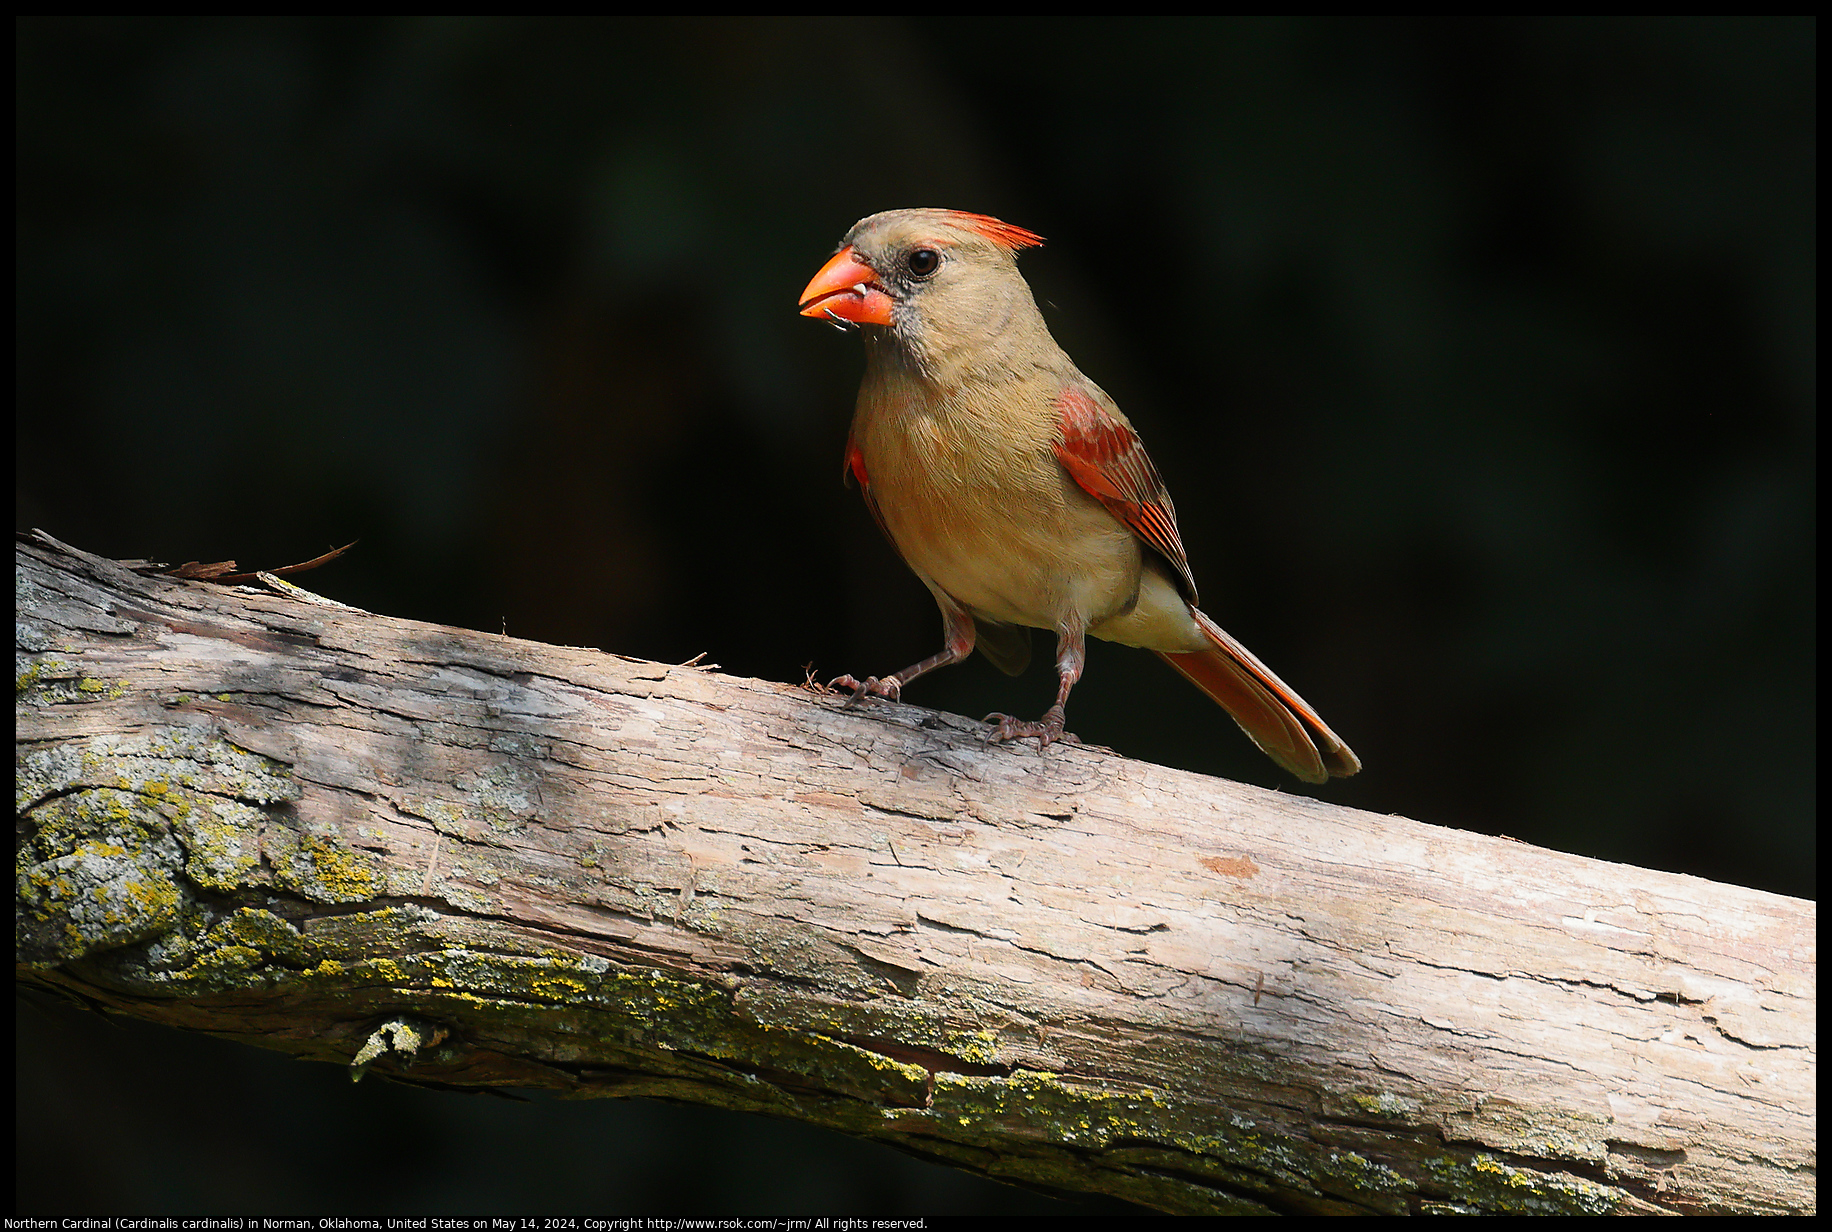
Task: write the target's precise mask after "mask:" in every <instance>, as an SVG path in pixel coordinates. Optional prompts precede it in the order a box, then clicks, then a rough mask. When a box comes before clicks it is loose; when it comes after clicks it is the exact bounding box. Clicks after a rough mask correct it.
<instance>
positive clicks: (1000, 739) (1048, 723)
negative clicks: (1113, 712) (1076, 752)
mask: <svg viewBox="0 0 1832 1232" xmlns="http://www.w3.org/2000/svg"><path fill="white" fill-rule="evenodd" d="M995 720H996V721H997V722H998V726H997V727H995V728H993V730H992V735H990V736H988V737H987V739H988V740H990V741H991V742H992V743H994V744H1004V743H1005V742H1006V741H1007V740H1023V739H1026V738H1027V737H1030V736H1035V737H1036V738H1037V751H1038V752H1039V753H1041V752H1042V751H1043V750H1044V749H1047V748H1049V747H1050V745H1051V744H1053V743H1055V742H1056V741H1058V740H1060V741H1062V742H1063V743H1064V744H1080V743H1081V737H1079V736H1077V735H1076V734H1075V733H1074V732H1068V731H1064V730H1062V726H1063V710H1062V707H1061V706H1051V707H1050V708H1049V709H1048V710H1046V711H1044V712H1043V717H1042V718H1041V719H1037V720H1035V721H1032V722H1026V721H1025V720H1023V719H1014V718H1012V717H1011V716H1010V715H1009V714H989V715H987V716H986V717H985V718H984V719H981V720H980V721H981V722H982V723H991V722H993V721H995Z"/></svg>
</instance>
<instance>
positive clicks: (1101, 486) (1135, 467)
mask: <svg viewBox="0 0 1832 1232" xmlns="http://www.w3.org/2000/svg"><path fill="white" fill-rule="evenodd" d="M1056 409H1057V411H1058V412H1059V417H1058V420H1057V431H1056V439H1055V441H1054V442H1053V448H1054V449H1055V451H1056V460H1057V461H1058V462H1060V463H1062V467H1063V469H1064V470H1066V471H1068V472H1069V477H1070V478H1071V479H1073V480H1074V481H1075V482H1076V484H1078V485H1079V486H1080V487H1081V489H1082V490H1083V491H1084V492H1086V493H1087V494H1088V495H1089V496H1092V497H1093V498H1094V499H1096V500H1098V501H1099V502H1100V503H1101V504H1102V505H1104V506H1106V508H1107V512H1108V513H1111V514H1112V515H1113V516H1114V517H1116V518H1118V519H1119V520H1120V521H1121V522H1124V523H1125V524H1126V525H1127V527H1129V528H1130V529H1131V530H1132V533H1133V534H1135V535H1137V536H1138V537H1139V538H1141V539H1143V540H1144V541H1145V542H1146V543H1148V544H1150V545H1151V546H1152V547H1154V548H1156V549H1157V550H1158V552H1159V554H1161V555H1162V556H1163V557H1164V559H1165V560H1167V561H1169V562H1170V564H1171V567H1172V568H1174V569H1175V570H1176V571H1177V576H1178V577H1180V578H1181V579H1182V580H1183V592H1184V594H1185V596H1186V597H1187V598H1188V599H1189V601H1190V604H1191V605H1192V606H1194V605H1195V604H1196V602H1197V599H1196V579H1195V578H1193V577H1191V576H1190V562H1189V557H1188V556H1186V555H1185V554H1184V551H1183V539H1182V536H1180V535H1178V534H1177V511H1176V509H1175V508H1174V507H1173V506H1172V505H1171V503H1170V493H1169V492H1167V491H1165V490H1164V481H1163V480H1162V479H1160V478H1158V468H1157V467H1155V466H1153V465H1152V464H1151V457H1150V455H1148V454H1147V453H1146V452H1145V445H1144V443H1143V442H1142V441H1140V440H1139V434H1138V433H1137V432H1134V431H1133V430H1132V425H1131V424H1129V423H1127V422H1126V421H1125V420H1123V419H1120V418H1119V417H1118V416H1116V415H1114V414H1113V413H1112V412H1110V411H1108V410H1106V409H1105V408H1104V407H1102V406H1101V405H1100V403H1098V402H1096V401H1095V400H1094V398H1093V397H1092V396H1091V395H1089V394H1088V393H1087V392H1086V391H1085V390H1082V389H1080V388H1078V387H1076V386H1073V385H1071V386H1070V387H1069V388H1067V389H1065V390H1064V391H1063V392H1062V394H1061V395H1060V396H1059V397H1058V398H1057V399H1056Z"/></svg>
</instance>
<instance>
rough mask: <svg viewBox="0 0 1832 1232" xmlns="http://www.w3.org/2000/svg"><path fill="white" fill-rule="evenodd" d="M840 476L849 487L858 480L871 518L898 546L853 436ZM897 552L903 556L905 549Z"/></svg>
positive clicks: (848, 444)
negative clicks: (875, 494) (874, 492)
mask: <svg viewBox="0 0 1832 1232" xmlns="http://www.w3.org/2000/svg"><path fill="white" fill-rule="evenodd" d="M840 478H841V479H843V480H845V481H846V485H847V486H848V487H851V486H852V482H853V480H855V479H856V480H858V482H859V495H861V496H863V497H864V498H865V507H866V508H867V509H869V510H871V520H872V521H874V522H876V523H877V524H878V529H879V530H881V531H883V532H884V537H885V538H886V539H889V540H890V545H891V546H892V547H894V548H895V547H897V541H896V540H895V539H891V528H890V527H888V526H886V525H885V524H884V511H883V510H882V509H880V508H878V498H877V497H875V496H873V495H872V494H871V476H870V475H868V474H866V473H865V455H864V454H862V453H860V452H859V444H858V442H857V441H855V440H853V439H852V437H851V436H848V437H847V438H846V463H845V465H844V466H842V467H841V468H840ZM897 554H898V555H899V556H901V555H902V554H903V549H901V548H898V549H897Z"/></svg>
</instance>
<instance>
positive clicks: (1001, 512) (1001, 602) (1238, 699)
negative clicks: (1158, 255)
mask: <svg viewBox="0 0 1832 1232" xmlns="http://www.w3.org/2000/svg"><path fill="white" fill-rule="evenodd" d="M1042 242H1043V240H1042V238H1041V237H1039V236H1037V235H1033V234H1032V233H1031V232H1029V231H1026V230H1024V229H1023V228H1022V227H1014V226H1012V225H1011V224H1009V223H1003V222H1000V221H999V220H998V219H996V218H988V217H986V216H985V215H983V214H967V213H962V212H960V211H958V210H889V211H887V212H885V213H882V214H873V215H872V216H871V217H870V218H866V219H863V220H861V221H860V222H858V223H857V224H855V225H854V226H853V228H852V230H850V231H848V232H847V233H846V238H845V239H843V240H841V241H840V244H841V247H840V250H839V252H838V253H836V254H835V255H834V257H833V259H832V260H831V261H829V262H827V264H826V265H824V266H822V267H821V271H820V273H818V274H816V275H815V276H814V281H813V282H810V283H809V284H808V289H807V290H805V291H803V292H802V297H801V311H802V315H803V316H810V317H825V318H828V319H831V320H835V321H840V322H851V323H853V324H856V325H859V326H862V327H863V331H862V332H863V333H864V335H865V383H864V384H863V385H862V386H861V387H860V389H859V402H858V408H857V410H856V411H855V412H854V415H853V420H852V432H851V435H850V436H849V437H848V439H847V442H846V468H847V470H848V471H849V472H850V473H851V475H852V477H853V478H855V479H857V480H858V481H859V487H860V488H861V489H862V490H863V491H864V493H865V504H866V506H867V507H868V508H870V510H871V512H872V516H873V517H874V518H876V519H877V522H878V525H879V526H880V527H881V528H882V529H883V531H884V533H885V535H886V537H888V538H889V539H890V541H891V543H892V544H893V545H894V546H895V547H896V549H897V551H898V552H899V553H901V554H902V556H903V559H904V561H905V562H906V563H908V564H909V566H910V568H911V569H913V570H915V571H916V576H917V577H919V578H921V579H922V581H923V584H924V585H926V586H927V587H928V588H929V591H930V593H932V594H933V595H934V596H935V602H936V603H938V604H940V605H941V612H942V618H943V620H944V621H945V622H946V638H947V645H946V647H945V648H944V649H943V650H942V651H941V652H940V653H938V654H934V655H931V656H929V657H928V658H926V659H924V660H923V661H922V662H920V663H918V664H915V665H914V666H912V667H907V668H905V669H904V670H903V671H900V672H898V673H897V674H896V675H894V676H885V677H882V678H880V677H877V676H873V677H871V678H870V679H868V680H865V681H859V680H855V679H854V678H853V677H851V676H841V677H839V678H838V679H837V680H835V681H834V682H833V687H834V688H836V689H851V690H852V691H853V700H855V701H856V700H857V699H858V698H860V697H863V696H865V695H867V694H873V695H876V696H879V697H888V698H891V699H893V700H901V696H902V691H903V686H904V685H906V684H909V683H910V682H911V681H912V680H914V679H916V678H917V677H918V676H921V675H923V674H924V673H926V672H931V671H934V670H935V669H936V668H938V667H946V666H947V665H948V664H950V663H959V662H960V661H961V660H962V659H964V658H966V657H967V656H968V655H970V654H972V653H973V648H974V646H975V645H976V644H977V645H978V646H979V648H980V650H981V651H982V652H983V653H984V654H985V655H986V657H987V658H988V659H991V660H992V662H993V664H994V665H995V666H996V667H998V668H999V669H1000V670H1002V671H1005V672H1008V673H1010V674H1011V675H1014V676H1015V675H1017V674H1018V673H1019V672H1021V671H1023V670H1024V668H1025V666H1026V665H1027V664H1028V663H1029V662H1030V630H1031V629H1033V628H1036V629H1053V630H1055V632H1056V673H1057V675H1058V677H1059V678H1060V679H1061V685H1060V687H1059V688H1058V689H1057V692H1056V704H1055V705H1054V706H1051V707H1050V708H1049V710H1048V711H1046V712H1045V713H1044V715H1043V718H1042V719H1040V720H1038V721H1037V722H1034V723H1026V722H1020V721H1019V720H1017V719H1014V718H1012V717H1011V716H1010V715H1003V714H993V715H988V716H986V719H987V721H988V722H991V721H993V720H995V719H996V720H997V721H998V727H997V729H996V730H995V731H994V732H993V735H992V738H993V739H994V740H1012V739H1017V738H1020V737H1024V736H1035V737H1036V738H1037V747H1038V748H1039V749H1041V748H1044V747H1046V746H1048V745H1049V743H1050V742H1051V741H1052V740H1057V739H1062V738H1065V733H1064V731H1063V721H1064V713H1065V711H1064V707H1065V706H1066V705H1067V703H1068V700H1069V690H1070V689H1072V688H1074V686H1075V682H1076V681H1077V680H1079V679H1080V678H1081V670H1082V663H1083V660H1084V658H1085V655H1086V643H1085V640H1084V639H1085V636H1086V635H1087V634H1090V633H1092V634H1093V635H1094V636H1095V637H1099V638H1104V639H1106V640H1107V641H1110V642H1119V643H1121V644H1122V645H1126V646H1141V647H1143V648H1145V649H1146V650H1155V651H1157V652H1158V654H1159V655H1161V656H1163V658H1164V660H1165V662H1167V663H1169V664H1170V665H1171V666H1172V667H1174V668H1176V669H1177V670H1178V671H1180V672H1182V673H1183V674H1184V675H1185V676H1187V677H1189V679H1190V680H1191V681H1193V682H1194V683H1195V685H1196V687H1197V688H1199V689H1201V690H1202V691H1203V692H1204V693H1207V694H1208V695H1209V696H1210V697H1211V698H1213V699H1214V700H1215V701H1216V702H1218V703H1219V704H1220V705H1221V706H1222V708H1223V709H1225V710H1226V711H1227V712H1228V713H1229V714H1230V715H1232V716H1233V718H1234V721H1235V722H1236V723H1238V724H1240V726H1241V730H1242V731H1244V732H1246V733H1247V735H1248V736H1250V737H1251V738H1252V740H1253V742H1254V743H1255V744H1257V745H1259V747H1260V748H1261V749H1262V750H1264V751H1265V753H1266V754H1267V755H1268V756H1269V757H1271V758H1272V759H1273V760H1274V761H1276V762H1278V763H1279V765H1281V766H1283V767H1285V768H1286V769H1287V770H1289V771H1291V772H1292V773H1293V774H1295V775H1297V776H1298V777H1299V778H1301V779H1304V780H1306V781H1307V782H1312V783H1322V782H1325V781H1327V780H1328V779H1329V777H1330V776H1331V775H1344V776H1346V775H1350V774H1354V773H1355V772H1356V771H1357V770H1359V769H1361V762H1360V761H1359V760H1357V759H1356V757H1355V754H1354V753H1352V752H1350V751H1349V747H1348V746H1347V745H1346V744H1344V743H1342V741H1341V740H1340V739H1338V738H1337V736H1336V733H1335V732H1333V731H1331V730H1330V729H1329V728H1328V727H1326V726H1325V725H1324V723H1323V720H1322V719H1320V718H1318V717H1317V714H1316V712H1315V711H1314V710H1312V709H1311V708H1310V707H1309V706H1307V705H1305V704H1304V699H1303V698H1301V697H1299V696H1298V695H1297V694H1296V693H1295V692H1293V691H1292V689H1291V688H1290V687H1289V686H1288V685H1286V684H1285V682H1284V681H1282V680H1280V679H1279V678H1278V677H1277V676H1275V675H1273V674H1272V672H1271V670H1270V669H1268V668H1267V667H1266V665H1265V664H1263V663H1261V662H1260V661H1259V660H1258V659H1256V658H1254V657H1253V655H1252V653H1251V652H1249V651H1248V650H1247V648H1246V647H1245V646H1242V645H1241V644H1240V643H1239V642H1237V641H1235V640H1234V639H1233V638H1231V637H1229V636H1228V635H1227V634H1226V633H1224V632H1222V630H1221V629H1220V627H1219V626H1217V625H1216V624H1215V622H1214V621H1212V620H1210V619H1209V618H1208V617H1207V616H1205V615H1203V614H1202V613H1201V612H1200V611H1198V610H1197V609H1196V582H1195V579H1194V578H1192V577H1191V576H1190V566H1189V561H1188V559H1187V558H1186V557H1185V556H1184V553H1183V541H1182V540H1181V539H1180V538H1179V537H1178V534H1177V515H1176V511H1175V510H1174V509H1172V507H1171V503H1170V494H1169V493H1168V492H1166V491H1165V490H1164V482H1163V480H1161V479H1159V478H1158V471H1157V468H1156V467H1154V466H1153V465H1152V464H1151V459H1150V458H1149V457H1147V456H1146V454H1145V446H1144V445H1143V444H1141V443H1140V441H1139V436H1138V433H1137V432H1135V431H1133V428H1132V425H1131V424H1130V423H1128V422H1127V420H1126V417H1125V416H1124V415H1122V414H1121V413H1120V409H1119V407H1117V406H1115V405H1114V403H1113V399H1111V398H1109V397H1108V396H1107V395H1106V394H1105V393H1104V392H1102V390H1101V388H1100V386H1098V385H1096V384H1095V383H1094V382H1093V381H1090V380H1089V379H1088V378H1087V377H1085V376H1083V375H1082V374H1081V371H1080V370H1079V369H1077V368H1076V367H1075V364H1074V362H1073V361H1071V360H1070V359H1069V357H1068V356H1067V355H1065V354H1063V351H1062V348H1061V347H1059V346H1057V345H1056V340H1055V339H1054V338H1052V337H1050V331H1049V327H1048V326H1046V325H1045V324H1044V323H1043V314H1042V313H1040V312H1038V311H1037V301H1036V300H1035V299H1033V298H1032V297H1031V291H1030V286H1029V284H1027V283H1026V282H1025V281H1024V278H1023V276H1022V275H1020V274H1019V273H1018V264H1017V260H1016V254H1017V252H1018V251H1019V250H1020V249H1023V248H1030V247H1034V246H1036V245H1038V244H1041V243H1042ZM1067 738H1069V739H1073V737H1067Z"/></svg>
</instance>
